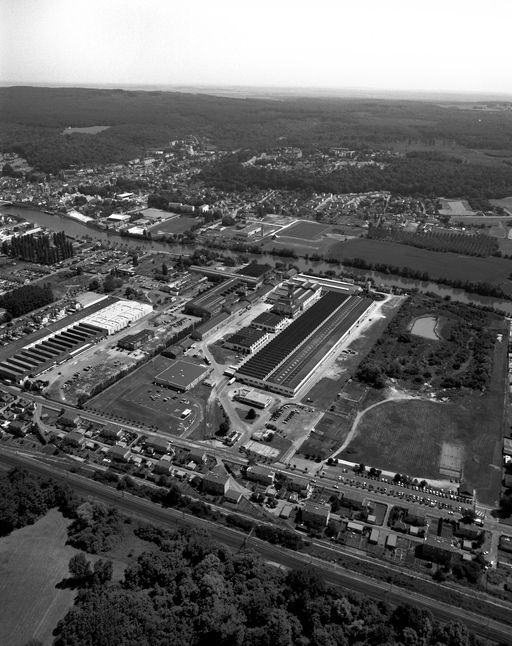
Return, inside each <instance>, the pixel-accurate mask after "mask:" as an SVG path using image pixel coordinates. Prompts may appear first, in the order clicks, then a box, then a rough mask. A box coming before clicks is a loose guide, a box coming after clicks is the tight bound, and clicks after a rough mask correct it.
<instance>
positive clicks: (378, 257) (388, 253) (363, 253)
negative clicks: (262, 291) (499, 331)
mask: <svg viewBox="0 0 512 646" xmlns="http://www.w3.org/2000/svg"><path fill="white" fill-rule="evenodd" d="M329 255H330V256H331V257H332V258H336V259H338V260H341V261H342V260H343V259H344V258H362V259H363V260H367V261H368V262H373V263H384V264H388V265H393V266H395V267H397V266H398V267H410V268H411V269H415V270H418V271H422V272H428V274H429V275H430V277H431V278H432V279H433V280H435V279H438V278H448V279H450V280H462V281H464V282H465V281H474V282H489V283H492V284H494V285H500V286H501V287H502V288H503V289H504V290H505V291H507V292H508V293H511V294H512V282H511V281H509V280H508V277H509V276H510V274H511V272H512V261H511V260H507V259H504V258H495V257H490V258H474V257H471V256H462V255H458V254H455V253H440V252H435V251H428V250H426V249H417V248H415V247H411V246H409V245H403V244H399V243H396V242H387V241H384V240H368V239H366V238H359V239H354V240H349V241H347V242H338V243H336V244H334V245H333V246H332V247H331V249H330V252H329Z"/></svg>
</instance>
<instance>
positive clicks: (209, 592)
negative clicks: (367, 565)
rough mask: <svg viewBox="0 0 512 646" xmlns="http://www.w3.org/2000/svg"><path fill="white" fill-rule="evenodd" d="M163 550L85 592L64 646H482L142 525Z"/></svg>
mask: <svg viewBox="0 0 512 646" xmlns="http://www.w3.org/2000/svg"><path fill="white" fill-rule="evenodd" d="M136 533H138V535H139V536H140V537H141V538H144V539H145V540H149V541H152V542H154V543H156V546H157V549H156V550H155V551H149V550H148V552H146V553H143V554H141V555H140V556H139V558H138V560H137V563H135V564H134V565H132V566H130V567H129V568H128V569H127V571H126V572H125V578H124V581H123V582H122V583H121V584H113V585H109V586H96V587H93V588H92V589H88V590H84V591H83V592H82V593H80V595H79V597H78V598H77V602H76V605H75V607H74V608H73V609H72V610H70V611H69V613H68V614H67V615H66V617H65V618H64V619H63V620H62V621H61V622H60V624H59V625H58V627H57V629H56V631H55V632H56V634H57V639H56V642H55V644H56V646H89V645H90V644H95V645H96V646H102V645H105V646H107V645H108V646H130V645H133V646H170V645H178V644H179V645H180V646H392V645H393V646H406V645H407V646H408V645H410V646H477V644H480V643H481V642H479V640H477V639H476V638H475V637H474V636H472V635H471V634H470V633H469V632H468V631H467V630H466V629H465V628H464V627H463V626H462V625H461V624H458V623H457V624H447V625H444V626H441V625H440V624H439V623H438V622H437V621H435V620H434V619H433V617H432V615H431V614H430V612H428V611H422V610H416V609H414V608H412V607H408V606H399V607H397V608H395V609H392V608H390V607H389V606H387V605H386V604H383V603H376V602H374V601H372V600H370V599H367V598H363V597H360V596H359V595H351V594H348V595H347V594H341V593H340V592H338V591H336V590H333V589H330V588H329V587H328V586H326V585H325V584H324V582H323V581H322V579H321V578H320V577H319V575H318V574H316V572H315V570H314V569H313V568H306V569H304V570H299V571H291V572H289V573H287V574H283V573H281V572H278V571H277V570H273V569H271V568H269V567H268V566H266V565H264V564H263V562H262V561H261V560H260V558H259V557H258V556H256V554H253V553H250V552H249V553H248V552H243V553H238V554H231V553H230V552H229V551H227V550H226V549H225V548H223V547H219V546H218V545H215V544H214V543H212V541H211V540H210V539H209V537H208V536H207V535H206V534H205V533H204V534H201V533H199V532H196V531H188V530H180V531H177V532H175V533H171V532H167V531H164V530H158V529H155V528H152V527H150V526H148V527H142V528H140V529H139V530H137V532H136Z"/></svg>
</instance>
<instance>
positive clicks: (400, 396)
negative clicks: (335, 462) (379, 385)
mask: <svg viewBox="0 0 512 646" xmlns="http://www.w3.org/2000/svg"><path fill="white" fill-rule="evenodd" d="M411 399H421V400H423V399H424V397H415V396H414V395H406V394H404V393H400V392H397V391H396V390H392V391H391V392H390V394H389V396H388V397H387V398H386V399H383V400H382V401H380V402H376V403H375V404H372V405H371V406H368V407H367V408H364V409H363V410H361V411H359V412H358V413H357V414H356V416H355V417H354V421H353V422H352V426H351V428H350V431H349V432H348V435H347V437H346V438H345V441H344V442H343V444H342V445H341V446H340V447H338V448H337V449H336V451H335V452H334V453H333V454H332V455H330V456H328V457H327V458H326V459H325V460H324V462H326V461H327V460H328V459H329V458H334V456H335V455H337V454H338V453H341V452H342V451H344V450H345V449H346V448H347V446H348V445H349V444H350V442H352V440H353V439H354V437H355V436H356V433H357V426H358V424H359V420H360V419H361V417H363V415H365V414H366V413H367V412H368V411H370V410H372V408H376V407H377V406H382V405H383V404H387V403H388V402H391V401H406V400H411Z"/></svg>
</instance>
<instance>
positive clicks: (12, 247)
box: [1, 231, 73, 265]
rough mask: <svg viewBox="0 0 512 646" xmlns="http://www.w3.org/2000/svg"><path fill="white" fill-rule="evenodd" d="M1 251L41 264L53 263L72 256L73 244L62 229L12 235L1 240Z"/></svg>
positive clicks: (7, 254) (12, 256) (13, 256)
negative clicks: (36, 233) (59, 230)
mask: <svg viewBox="0 0 512 646" xmlns="http://www.w3.org/2000/svg"><path fill="white" fill-rule="evenodd" d="M1 251H2V253H3V254H4V255H6V256H11V258H20V259H21V260H26V261H28V262H38V263H40V264H42V265H53V264H55V263H56V262H59V261H61V260H65V259H66V258H72V257H73V244H72V242H71V240H68V238H67V237H66V234H65V233H64V231H61V232H59V233H53V234H51V235H49V234H46V233H45V234H40V235H37V236H36V235H25V236H13V237H12V238H11V239H10V240H4V242H2V247H1Z"/></svg>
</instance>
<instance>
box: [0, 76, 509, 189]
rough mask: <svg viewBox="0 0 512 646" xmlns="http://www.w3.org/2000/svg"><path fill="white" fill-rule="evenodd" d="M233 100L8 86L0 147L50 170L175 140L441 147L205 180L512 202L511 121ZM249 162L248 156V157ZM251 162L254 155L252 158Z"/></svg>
mask: <svg viewBox="0 0 512 646" xmlns="http://www.w3.org/2000/svg"><path fill="white" fill-rule="evenodd" d="M278 99H279V100H275V97H274V98H272V99H271V100H266V99H261V98H260V99H244V100H240V99H233V98H222V97H216V96H208V95H193V94H184V93H179V92H143V91H124V90H92V89H76V88H30V87H17V88H16V87H14V88H0V101H1V103H2V119H1V123H0V150H2V151H14V152H17V153H19V154H20V155H21V156H23V157H25V158H26V159H27V161H28V162H29V164H31V165H32V166H34V167H36V168H37V169H40V170H43V171H45V172H57V171H59V170H60V169H63V168H66V167H68V166H70V165H73V164H78V165H81V166H87V165H93V164H103V163H112V162H124V161H127V160H129V159H133V158H134V157H139V156H141V155H143V154H145V152H147V151H148V150H151V148H154V147H157V146H158V147H162V146H166V145H167V144H168V143H169V141H170V140H172V139H177V138H182V137H186V136H190V135H195V136H204V137H207V138H208V139H209V141H210V142H211V144H212V145H213V146H216V147H218V148H220V149H224V150H234V149H240V148H243V149H246V150H247V151H248V150H250V151H255V150H263V149H268V148H274V147H275V146H276V142H278V141H279V142H280V145H292V146H293V145H297V146H300V147H301V148H303V149H304V150H306V151H308V150H315V151H316V150H319V149H322V148H329V147H331V146H345V147H348V148H351V149H357V150H388V149H390V148H393V146H394V145H399V146H401V147H405V149H407V147H408V146H411V147H412V148H415V147H418V146H420V147H421V146H424V147H426V148H430V149H433V150H427V151H415V150H412V151H410V152H409V154H408V156H407V158H402V159H396V158H391V159H390V161H389V163H388V165H387V166H386V168H384V169H383V170H380V169H379V168H377V167H365V168H360V169H356V168H350V167H349V168H347V169H346V170H344V171H340V172H337V173H333V174H331V175H328V176H324V177H322V176H317V175H315V174H310V173H305V174H304V173H300V172H298V173H295V172H294V173H280V172H275V171H269V170H265V169H264V168H261V167H248V168H244V167H242V166H241V165H240V163H239V161H240V160H238V159H237V158H236V157H234V158H232V159H230V158H228V159H227V160H225V161H222V162H219V163H217V164H214V165H213V166H212V167H211V168H209V169H208V170H205V172H204V179H205V180H206V181H207V182H208V183H211V184H214V185H216V186H221V187H224V188H231V189H233V188H234V189H236V188H243V187H245V186H261V187H264V188H290V189H297V188H299V189H307V190H318V191H328V192H341V193H347V192H362V191H367V190H379V189H386V190H391V191H393V192H396V193H400V194H415V193H419V194H422V195H433V194H435V195H444V196H446V197H449V196H453V195H457V196H468V197H475V198H484V197H489V196H491V197H498V196H500V195H509V194H511V191H512V166H511V163H512V156H511V155H512V115H511V114H510V113H507V112H485V113H484V112H482V111H478V113H477V114H475V113H473V112H472V111H471V110H459V109H458V108H446V107H441V106H439V105H436V104H435V103H431V102H418V101H404V100H396V101H389V100H377V99H374V100H370V99H367V100H363V99H342V98H289V97H288V98H285V97H278ZM70 125H72V126H95V125H105V126H110V127H109V129H108V130H104V131H103V132H100V133H98V134H96V135H94V136H93V135H87V134H80V133H74V134H72V135H66V136H64V135H63V134H62V133H63V130H64V128H66V127H67V126H70ZM462 148H471V149H478V150H480V151H482V152H483V154H484V155H485V156H486V157H487V158H488V161H489V164H487V163H485V164H483V165H478V164H469V163H465V162H463V161H462V159H461V158H460V157H459V156H458V155H457V154H452V153H451V151H452V149H456V150H460V149H462ZM244 155H245V156H247V154H246V153H244ZM248 155H249V156H250V153H248Z"/></svg>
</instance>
